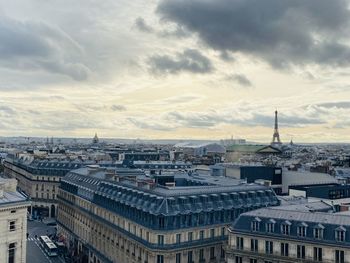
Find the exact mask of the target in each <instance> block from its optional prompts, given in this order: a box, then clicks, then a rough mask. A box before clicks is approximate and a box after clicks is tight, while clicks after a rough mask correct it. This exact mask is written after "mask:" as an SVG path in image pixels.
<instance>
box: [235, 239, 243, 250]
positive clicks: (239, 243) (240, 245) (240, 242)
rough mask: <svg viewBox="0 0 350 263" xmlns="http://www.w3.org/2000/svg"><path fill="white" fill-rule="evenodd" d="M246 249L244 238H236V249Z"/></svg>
mask: <svg viewBox="0 0 350 263" xmlns="http://www.w3.org/2000/svg"><path fill="white" fill-rule="evenodd" d="M243 247H244V240H243V237H236V248H237V249H240V250H242V249H243Z"/></svg>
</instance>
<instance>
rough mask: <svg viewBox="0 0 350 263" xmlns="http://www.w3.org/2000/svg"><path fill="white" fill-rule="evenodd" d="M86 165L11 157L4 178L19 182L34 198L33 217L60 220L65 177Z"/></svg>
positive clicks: (22, 188)
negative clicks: (60, 194)
mask: <svg viewBox="0 0 350 263" xmlns="http://www.w3.org/2000/svg"><path fill="white" fill-rule="evenodd" d="M83 165H85V164H84V163H82V162H69V161H59V160H45V159H39V158H38V159H37V158H34V157H33V156H29V157H28V159H26V158H18V157H16V156H13V155H8V156H7V158H6V159H5V161H4V174H5V176H6V177H9V178H15V179H17V181H18V187H19V189H21V191H23V192H24V193H25V194H27V195H28V196H29V197H30V198H31V206H30V207H29V213H30V214H31V216H33V217H34V218H42V217H56V213H57V193H58V187H59V185H60V181H61V179H62V177H64V176H65V175H66V173H67V172H69V171H70V170H72V169H77V168H80V167H81V166H83Z"/></svg>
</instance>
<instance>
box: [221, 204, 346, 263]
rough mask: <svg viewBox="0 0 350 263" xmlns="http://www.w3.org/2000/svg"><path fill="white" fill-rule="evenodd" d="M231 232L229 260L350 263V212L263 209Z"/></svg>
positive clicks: (245, 217)
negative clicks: (349, 213)
mask: <svg viewBox="0 0 350 263" xmlns="http://www.w3.org/2000/svg"><path fill="white" fill-rule="evenodd" d="M228 231H229V242H228V246H227V249H226V254H227V259H228V263H245V262H248V263H277V262H280V263H282V262H283V263H292V262H310V263H311V262H326V263H331V262H334V263H347V262H350V216H349V215H345V214H341V213H330V212H310V211H302V210H299V209H297V208H295V207H293V209H283V207H280V208H278V209H273V208H263V209H259V210H255V211H250V212H247V213H244V214H242V215H241V216H240V217H239V218H238V219H237V220H236V221H235V222H234V223H233V225H232V226H231V227H230V228H229V230H228Z"/></svg>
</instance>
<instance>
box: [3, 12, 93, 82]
mask: <svg viewBox="0 0 350 263" xmlns="http://www.w3.org/2000/svg"><path fill="white" fill-rule="evenodd" d="M81 55H82V50H81V49H80V47H79V45H78V44H77V43H75V42H74V40H73V39H72V38H71V37H70V36H68V35H67V34H66V33H65V32H63V31H62V30H60V29H59V28H57V27H53V26H50V25H48V24H45V23H42V22H34V21H25V22H23V21H19V20H14V19H11V18H8V17H5V16H1V17H0V67H5V68H11V69H15V70H32V71H38V70H41V71H46V72H50V73H55V74H62V75H66V76H69V77H71V78H72V79H74V80H78V81H81V80H85V79H86V78H87V76H88V73H89V70H88V68H87V67H86V66H85V65H84V64H83V63H81V62H80V58H81Z"/></svg>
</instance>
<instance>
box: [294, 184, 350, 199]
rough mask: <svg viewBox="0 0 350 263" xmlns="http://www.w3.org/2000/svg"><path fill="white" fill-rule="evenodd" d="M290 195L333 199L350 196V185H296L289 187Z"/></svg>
mask: <svg viewBox="0 0 350 263" xmlns="http://www.w3.org/2000/svg"><path fill="white" fill-rule="evenodd" d="M289 195H294V196H303V197H315V198H323V199H331V200H332V199H342V198H350V185H348V184H335V183H333V184H307V185H294V186H290V187H289Z"/></svg>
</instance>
